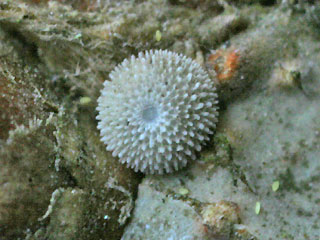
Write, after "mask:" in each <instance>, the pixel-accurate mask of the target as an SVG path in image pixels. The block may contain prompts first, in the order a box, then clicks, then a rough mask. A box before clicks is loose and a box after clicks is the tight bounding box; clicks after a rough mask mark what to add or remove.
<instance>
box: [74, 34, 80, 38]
mask: <svg viewBox="0 0 320 240" xmlns="http://www.w3.org/2000/svg"><path fill="white" fill-rule="evenodd" d="M81 37H82V34H81V33H78V34H77V35H75V36H74V39H78V38H81Z"/></svg>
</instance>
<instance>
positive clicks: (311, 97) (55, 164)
mask: <svg viewBox="0 0 320 240" xmlns="http://www.w3.org/2000/svg"><path fill="white" fill-rule="evenodd" d="M319 16H320V5H319V4H317V3H316V1H294V0H282V1H280V0H278V1H275V0H274V1H272V0H241V1H233V0H219V1H218V0H217V1H215V0H211V1H209V0H199V1H196V0H191V1H182V0H180V1H179V0H151V1H143V0H136V1H121V2H117V1H111V0H110V1H106V0H59V1H58V0H57V1H47V0H29V1H22V0H17V1H4V0H1V1H0V239H1V240H2V239H4V240H11V239H34V240H36V239H80V240H81V239H94V240H95V239H108V240H109V239H110V240H113V239H121V238H122V239H171V240H175V239H177V240H182V239H185V240H186V239H232V240H233V239H238V240H240V239H248V240H249V239H261V240H264V239H266V240H268V239H295V240H296V239H298V240H300V239H301V240H302V239H310V240H314V239H319V237H320V233H319V232H320V231H319V228H320V223H319V218H320V189H319V183H320V161H319V156H320V127H319V126H320V111H319V110H320V109H319V108H320V104H319V95H320V77H319V76H320V66H319V62H320V45H319V40H320V17H319ZM157 32H158V34H156V33H157ZM159 34H160V35H159ZM156 36H157V37H156ZM154 48H156V49H168V50H171V51H175V52H179V53H183V54H185V55H187V56H189V57H192V58H193V59H195V60H196V61H197V62H198V63H200V64H201V65H202V66H203V67H204V68H205V69H206V70H207V71H208V73H209V74H210V76H212V79H213V81H215V82H216V84H217V88H218V93H219V101H220V103H219V106H220V116H219V123H218V127H217V129H216V134H215V135H214V136H213V137H212V138H211V140H210V142H209V143H208V144H207V147H206V148H205V149H204V150H203V151H202V152H201V153H200V154H199V155H198V161H196V162H194V163H192V164H190V165H189V166H188V167H187V168H185V169H183V170H181V171H179V172H177V173H174V174H170V175H164V176H143V175H142V174H137V173H134V172H133V171H132V170H131V169H127V168H126V167H124V166H122V165H120V164H119V163H118V161H117V159H115V158H113V157H112V156H111V154H110V153H109V152H106V150H105V146H104V145H103V144H102V143H101V142H100V139H99V132H98V130H97V129H96V124H97V123H96V120H95V116H96V114H97V113H96V111H95V107H96V99H97V97H98V96H99V91H100V89H101V88H102V83H103V81H104V80H106V79H108V73H109V72H110V71H111V70H112V69H113V68H114V66H116V65H117V64H118V63H120V62H121V61H122V60H123V59H124V58H127V57H129V56H130V55H132V54H137V53H138V52H140V51H143V50H147V49H154ZM214 76H216V77H214ZM274 182H279V188H278V189H277V190H276V191H273V189H272V185H273V184H274ZM259 204H260V211H258V210H259V209H257V208H256V206H257V205H259Z"/></svg>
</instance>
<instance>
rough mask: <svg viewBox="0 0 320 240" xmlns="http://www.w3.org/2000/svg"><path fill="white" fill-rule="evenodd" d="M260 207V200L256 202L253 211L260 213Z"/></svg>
mask: <svg viewBox="0 0 320 240" xmlns="http://www.w3.org/2000/svg"><path fill="white" fill-rule="evenodd" d="M260 209H261V203H260V202H256V207H255V209H254V210H255V212H256V214H257V215H258V214H259V213H260Z"/></svg>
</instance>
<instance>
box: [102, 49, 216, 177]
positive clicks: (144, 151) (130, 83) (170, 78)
mask: <svg viewBox="0 0 320 240" xmlns="http://www.w3.org/2000/svg"><path fill="white" fill-rule="evenodd" d="M110 80H111V81H105V82H104V88H103V90H102V91H101V96H100V97H99V99H98V107H97V111H98V112H99V114H98V116H97V119H98V120H99V123H98V129H100V133H101V139H102V141H103V142H104V143H105V144H106V145H107V150H108V151H112V155H113V156H114V157H116V156H118V157H119V160H120V161H121V162H122V163H126V164H127V165H128V166H129V167H131V168H133V169H134V170H135V171H141V172H144V173H151V174H154V173H159V174H162V173H164V172H167V173H170V172H172V171H174V170H178V169H180V168H182V167H184V166H186V164H187V162H188V160H190V159H192V160H195V158H196V155H195V152H196V151H200V150H201V144H202V143H203V142H204V141H205V140H208V139H209V138H208V135H209V134H212V133H213V132H212V129H214V128H215V126H216V122H217V116H218V112H217V94H216V89H215V87H214V84H213V81H212V80H211V79H209V77H208V75H207V73H206V72H205V71H204V70H203V69H202V68H201V66H200V65H199V64H198V63H196V62H195V61H193V60H192V59H191V58H187V57H186V56H183V55H182V54H177V53H174V52H170V51H166V50H164V51H163V50H155V51H152V50H151V51H147V52H145V53H139V56H138V57H134V56H132V57H131V58H130V59H126V60H124V61H123V62H122V63H121V64H120V65H118V66H117V67H116V68H115V69H114V70H113V71H112V72H111V73H110Z"/></svg>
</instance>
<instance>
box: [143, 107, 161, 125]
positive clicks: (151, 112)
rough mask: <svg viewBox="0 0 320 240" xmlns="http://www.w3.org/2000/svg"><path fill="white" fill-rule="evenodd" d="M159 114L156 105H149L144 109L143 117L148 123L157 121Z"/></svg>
mask: <svg viewBox="0 0 320 240" xmlns="http://www.w3.org/2000/svg"><path fill="white" fill-rule="evenodd" d="M158 116H159V113H158V109H157V108H156V107H155V106H152V105H147V106H145V107H144V108H143V109H142V119H143V121H145V122H146V123H152V122H155V121H156V120H157V118H158Z"/></svg>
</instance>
